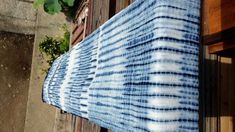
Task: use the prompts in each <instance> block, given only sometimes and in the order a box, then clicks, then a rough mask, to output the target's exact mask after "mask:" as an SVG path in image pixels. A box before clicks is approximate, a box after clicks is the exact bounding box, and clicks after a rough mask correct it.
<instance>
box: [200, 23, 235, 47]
mask: <svg viewBox="0 0 235 132" xmlns="http://www.w3.org/2000/svg"><path fill="white" fill-rule="evenodd" d="M234 36H235V27H232V28H229V29H227V30H224V31H221V32H218V33H214V34H211V35H205V36H203V44H204V45H210V44H214V43H218V42H221V41H229V40H231V39H234Z"/></svg>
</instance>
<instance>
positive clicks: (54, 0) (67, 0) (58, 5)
mask: <svg viewBox="0 0 235 132" xmlns="http://www.w3.org/2000/svg"><path fill="white" fill-rule="evenodd" d="M78 1H79V0H35V1H34V4H33V7H34V8H35V9H37V8H39V7H40V6H41V5H42V6H43V7H44V11H45V12H47V13H48V14H51V15H54V14H56V13H59V12H64V13H65V14H66V15H67V16H68V17H74V16H75V12H76V7H74V5H76V3H78Z"/></svg>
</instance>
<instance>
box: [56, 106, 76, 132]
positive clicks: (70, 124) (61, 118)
mask: <svg viewBox="0 0 235 132" xmlns="http://www.w3.org/2000/svg"><path fill="white" fill-rule="evenodd" d="M55 118H56V120H55V128H54V131H55V132H73V131H74V121H73V115H72V114H68V113H61V110H59V109H57V110H56V117H55Z"/></svg>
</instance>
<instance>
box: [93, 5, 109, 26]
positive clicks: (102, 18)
mask: <svg viewBox="0 0 235 132" xmlns="http://www.w3.org/2000/svg"><path fill="white" fill-rule="evenodd" d="M108 19H109V0H93V12H92V29H91V30H92V31H94V30H95V29H97V28H98V27H99V26H101V25H102V24H103V23H104V22H106V21H107V20H108Z"/></svg>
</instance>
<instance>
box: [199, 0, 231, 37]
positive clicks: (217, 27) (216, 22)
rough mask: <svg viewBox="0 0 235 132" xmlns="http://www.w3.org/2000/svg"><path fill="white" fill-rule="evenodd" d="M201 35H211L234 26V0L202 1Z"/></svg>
mask: <svg viewBox="0 0 235 132" xmlns="http://www.w3.org/2000/svg"><path fill="white" fill-rule="evenodd" d="M203 2H204V4H203V6H204V8H203V16H204V17H203V24H204V25H206V26H204V27H205V28H204V29H203V31H204V32H203V35H211V34H214V33H218V32H220V31H223V30H226V29H229V28H232V27H235V9H234V6H235V1H234V0H204V1H203Z"/></svg>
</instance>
